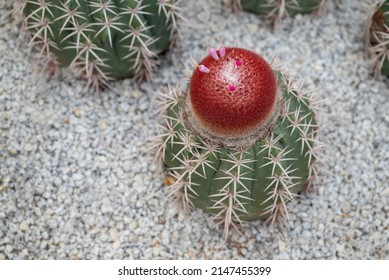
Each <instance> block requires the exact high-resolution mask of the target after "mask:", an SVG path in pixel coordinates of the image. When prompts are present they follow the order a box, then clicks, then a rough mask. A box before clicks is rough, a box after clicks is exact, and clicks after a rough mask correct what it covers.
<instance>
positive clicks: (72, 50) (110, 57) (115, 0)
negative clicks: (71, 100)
mask: <svg viewBox="0 0 389 280" xmlns="http://www.w3.org/2000/svg"><path fill="white" fill-rule="evenodd" d="M178 2H179V1H176V0H89V1H86V0H62V1H61V0H28V1H26V0H24V1H22V2H20V5H19V7H18V9H19V10H20V11H21V12H22V13H23V14H24V15H25V19H24V24H25V28H26V29H27V30H28V31H30V34H31V36H32V38H31V41H30V43H31V44H33V45H39V46H40V48H41V57H45V58H46V59H48V60H47V61H50V62H54V63H55V64H56V65H60V66H75V67H76V68H78V69H80V70H81V75H83V76H85V77H86V78H87V80H88V87H93V88H95V89H99V88H102V87H105V86H107V85H108V81H109V80H110V79H114V78H115V79H118V78H119V79H120V78H125V77H133V76H135V78H137V79H138V80H143V79H145V78H146V79H147V78H149V77H150V75H151V73H152V70H153V68H155V65H156V57H157V54H158V53H160V52H163V51H166V50H167V49H168V48H169V45H170V43H171V40H172V39H173V36H174V34H175V32H176V31H177V21H178V20H179V19H181V18H182V17H181V15H180V11H181V10H180V8H179V7H178V6H177V3H178Z"/></svg>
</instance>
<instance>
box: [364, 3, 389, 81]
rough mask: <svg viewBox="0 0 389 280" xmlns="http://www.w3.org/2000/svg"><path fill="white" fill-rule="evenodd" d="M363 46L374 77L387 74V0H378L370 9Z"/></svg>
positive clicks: (388, 74)
mask: <svg viewBox="0 0 389 280" xmlns="http://www.w3.org/2000/svg"><path fill="white" fill-rule="evenodd" d="M365 46H366V49H367V52H368V55H369V57H370V59H371V68H372V70H373V72H374V76H375V77H376V78H379V77H381V75H382V74H383V75H386V76H389V1H386V0H384V1H379V2H377V3H376V4H375V5H374V6H373V7H372V8H371V10H370V13H369V15H368V19H367V25H366V30H365Z"/></svg>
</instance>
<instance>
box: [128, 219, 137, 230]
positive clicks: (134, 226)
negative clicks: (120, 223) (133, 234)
mask: <svg viewBox="0 0 389 280" xmlns="http://www.w3.org/2000/svg"><path fill="white" fill-rule="evenodd" d="M138 226H139V225H138V222H137V221H132V222H131V224H130V229H132V230H134V229H136V228H138Z"/></svg>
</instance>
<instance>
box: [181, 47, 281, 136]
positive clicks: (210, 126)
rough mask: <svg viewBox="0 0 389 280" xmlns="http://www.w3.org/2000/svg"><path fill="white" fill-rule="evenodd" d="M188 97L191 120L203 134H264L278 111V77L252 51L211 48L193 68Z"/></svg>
mask: <svg viewBox="0 0 389 280" xmlns="http://www.w3.org/2000/svg"><path fill="white" fill-rule="evenodd" d="M188 100H189V104H188V106H189V111H190V117H191V118H192V120H193V121H192V122H194V123H195V124H194V126H195V128H197V129H198V130H199V131H200V132H203V134H208V135H211V136H213V137H217V138H220V139H237V138H244V137H247V136H252V135H254V134H255V135H258V133H259V134H262V135H263V134H264V133H265V132H264V130H267V131H268V130H269V129H268V128H269V126H271V124H272V123H273V121H272V120H273V119H274V116H275V115H277V112H276V111H277V110H275V108H276V103H277V79H276V76H275V73H274V72H273V70H272V68H271V67H270V65H269V64H268V63H267V62H266V61H265V60H264V59H263V58H262V57H261V56H259V55H257V54H256V53H254V52H251V51H249V50H246V49H241V48H220V49H219V50H218V51H217V50H215V49H214V48H210V49H209V55H208V56H206V57H205V58H204V59H203V60H202V61H201V63H200V65H199V67H197V68H196V69H195V71H194V72H193V75H192V77H191V80H190V87H189V99H188ZM261 131H262V132H261Z"/></svg>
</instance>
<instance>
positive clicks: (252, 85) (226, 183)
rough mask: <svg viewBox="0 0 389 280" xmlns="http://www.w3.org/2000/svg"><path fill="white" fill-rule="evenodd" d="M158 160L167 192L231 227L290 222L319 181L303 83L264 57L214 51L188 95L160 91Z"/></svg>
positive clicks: (198, 68)
mask: <svg viewBox="0 0 389 280" xmlns="http://www.w3.org/2000/svg"><path fill="white" fill-rule="evenodd" d="M161 102H162V105H161V106H162V107H161V108H162V111H163V113H162V120H163V124H162V125H161V129H162V131H161V134H160V135H159V136H158V137H157V139H158V140H159V144H158V146H157V147H158V152H157V158H158V159H160V160H161V161H162V162H163V163H164V164H165V165H166V166H167V168H168V169H169V171H170V175H169V177H168V180H167V182H168V183H169V184H171V186H169V190H170V191H169V193H170V195H172V196H174V197H175V198H176V199H177V200H178V201H180V202H181V203H182V205H183V206H184V208H185V209H190V208H191V207H198V208H201V209H203V210H205V211H207V212H209V213H211V214H212V215H213V218H214V220H215V221H216V222H217V223H218V224H220V225H222V226H224V237H225V238H227V237H228V232H229V229H231V228H235V229H237V228H238V226H239V225H240V224H242V223H243V222H244V221H249V220H253V219H258V218H260V219H265V220H268V221H271V222H275V221H277V220H280V221H283V222H284V223H286V221H287V217H288V211H287V203H288V202H289V201H291V200H294V199H295V198H296V197H297V196H298V193H299V192H301V191H302V190H306V189H307V188H308V187H309V186H310V184H311V183H312V181H313V179H314V178H315V177H316V163H317V162H318V160H317V151H318V147H319V145H318V141H317V132H318V124H317V121H316V111H315V106H313V102H312V98H311V97H310V96H308V95H307V94H303V92H302V86H297V85H296V83H295V81H294V80H293V79H292V78H291V77H290V76H286V75H285V74H283V73H282V72H281V71H280V69H272V67H271V66H270V65H269V64H268V63H267V62H266V61H265V60H264V59H263V58H262V57H260V56H259V55H257V54H255V53H253V52H251V51H249V50H245V49H241V48H220V49H219V50H218V51H217V50H215V49H214V48H211V49H210V50H209V55H208V56H207V57H205V58H204V59H203V60H202V61H201V63H200V64H199V65H198V66H196V68H195V70H194V72H193V74H192V77H191V78H190V83H189V86H188V92H187V93H183V92H182V91H181V90H180V89H179V88H170V90H169V92H168V93H163V94H161Z"/></svg>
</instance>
